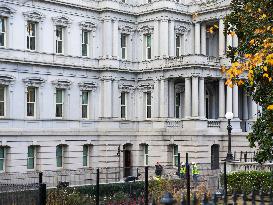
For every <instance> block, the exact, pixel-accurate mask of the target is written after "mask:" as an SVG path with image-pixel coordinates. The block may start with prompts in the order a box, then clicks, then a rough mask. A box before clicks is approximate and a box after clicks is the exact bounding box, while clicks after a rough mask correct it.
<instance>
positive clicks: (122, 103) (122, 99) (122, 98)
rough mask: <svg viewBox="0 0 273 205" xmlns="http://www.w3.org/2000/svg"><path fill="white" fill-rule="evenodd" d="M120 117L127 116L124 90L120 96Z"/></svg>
mask: <svg viewBox="0 0 273 205" xmlns="http://www.w3.org/2000/svg"><path fill="white" fill-rule="evenodd" d="M120 109H121V112H120V117H121V118H126V114H127V113H126V93H125V92H122V93H121V96H120Z"/></svg>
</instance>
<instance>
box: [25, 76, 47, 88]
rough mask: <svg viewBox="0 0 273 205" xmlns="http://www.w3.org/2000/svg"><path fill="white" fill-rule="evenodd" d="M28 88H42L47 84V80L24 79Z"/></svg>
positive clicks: (38, 78)
mask: <svg viewBox="0 0 273 205" xmlns="http://www.w3.org/2000/svg"><path fill="white" fill-rule="evenodd" d="M23 82H24V83H25V84H26V86H33V87H40V86H42V85H43V84H44V83H45V79H43V78H40V77H29V78H25V79H23Z"/></svg>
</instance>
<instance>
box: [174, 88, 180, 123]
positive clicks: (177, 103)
mask: <svg viewBox="0 0 273 205" xmlns="http://www.w3.org/2000/svg"><path fill="white" fill-rule="evenodd" d="M180 104H181V95H180V93H176V94H175V117H176V118H180Z"/></svg>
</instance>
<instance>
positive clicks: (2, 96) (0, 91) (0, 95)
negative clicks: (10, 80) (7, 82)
mask: <svg viewBox="0 0 273 205" xmlns="http://www.w3.org/2000/svg"><path fill="white" fill-rule="evenodd" d="M4 100H5V88H4V87H3V86H2V87H1V86H0V101H4Z"/></svg>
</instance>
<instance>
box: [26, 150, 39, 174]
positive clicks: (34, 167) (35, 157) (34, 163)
mask: <svg viewBox="0 0 273 205" xmlns="http://www.w3.org/2000/svg"><path fill="white" fill-rule="evenodd" d="M29 148H33V157H29ZM36 152H37V148H36V146H34V145H30V146H28V152H27V170H36V159H37V153H36ZM30 159H33V168H29V166H28V165H29V160H30Z"/></svg>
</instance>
